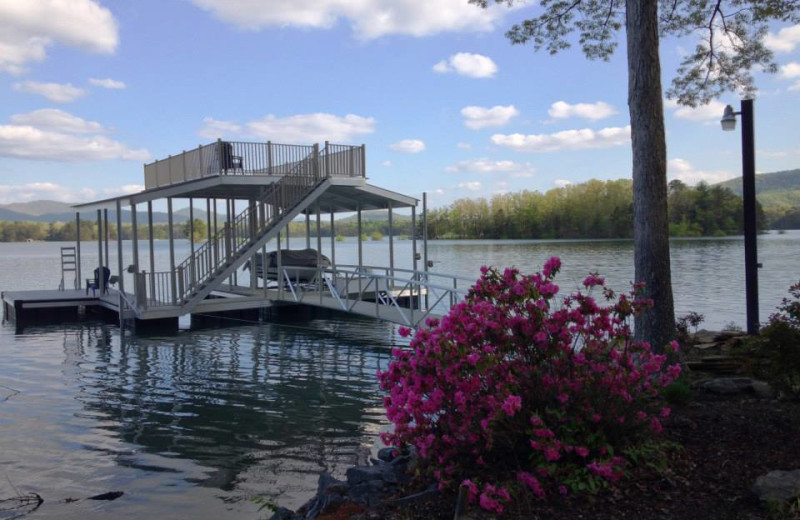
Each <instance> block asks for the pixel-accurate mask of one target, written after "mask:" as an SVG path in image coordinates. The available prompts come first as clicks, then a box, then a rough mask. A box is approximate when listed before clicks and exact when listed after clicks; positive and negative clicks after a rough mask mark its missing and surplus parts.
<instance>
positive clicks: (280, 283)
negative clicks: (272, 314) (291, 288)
mask: <svg viewBox="0 0 800 520" xmlns="http://www.w3.org/2000/svg"><path fill="white" fill-rule="evenodd" d="M276 256H277V257H278V262H277V263H278V273H277V274H278V276H277V277H276V280H277V281H278V299H283V264H282V262H281V234H280V233H278V249H277V254H276ZM264 260H265V261H266V258H265V259H264ZM264 276H267V265H266V264H264Z"/></svg>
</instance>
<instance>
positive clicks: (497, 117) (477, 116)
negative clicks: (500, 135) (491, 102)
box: [461, 105, 519, 130]
mask: <svg viewBox="0 0 800 520" xmlns="http://www.w3.org/2000/svg"><path fill="white" fill-rule="evenodd" d="M461 115H462V117H463V118H464V126H466V127H467V128H470V129H472V130H480V129H481V128H486V127H492V126H503V125H505V124H508V122H509V121H511V118H513V117H515V116H518V115H519V111H518V110H517V109H516V108H515V107H514V105H508V106H501V105H497V106H493V107H492V108H485V107H475V106H469V107H464V108H462V109H461Z"/></svg>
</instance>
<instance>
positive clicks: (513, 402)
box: [502, 395, 522, 417]
mask: <svg viewBox="0 0 800 520" xmlns="http://www.w3.org/2000/svg"><path fill="white" fill-rule="evenodd" d="M502 408H503V411H504V412H505V413H506V415H507V416H509V417H514V415H516V413H517V412H518V411H519V410H520V409H521V408H522V398H521V397H520V396H518V395H509V396H508V397H507V398H506V400H505V402H504V403H503V406H502Z"/></svg>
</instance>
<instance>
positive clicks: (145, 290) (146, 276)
mask: <svg viewBox="0 0 800 520" xmlns="http://www.w3.org/2000/svg"><path fill="white" fill-rule="evenodd" d="M133 277H134V278H133V283H134V287H135V290H136V308H137V309H148V308H153V307H164V306H166V305H175V292H174V291H173V290H172V280H173V278H172V273H171V272H170V271H156V272H147V271H142V272H140V273H136V274H134V275H133Z"/></svg>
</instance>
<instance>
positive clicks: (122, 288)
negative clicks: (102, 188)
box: [117, 199, 125, 318]
mask: <svg viewBox="0 0 800 520" xmlns="http://www.w3.org/2000/svg"><path fill="white" fill-rule="evenodd" d="M123 265H124V262H123V261H122V201H120V200H119V199H117V269H118V270H119V282H117V283H118V284H119V285H118V287H119V292H121V293H124V292H125V276H123V269H124V268H123ZM121 313H122V308H121V307H120V318H121V317H122V314H121Z"/></svg>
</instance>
